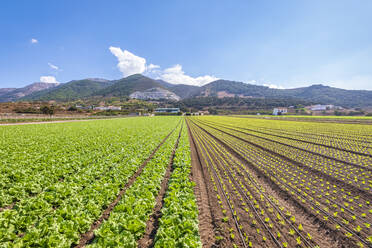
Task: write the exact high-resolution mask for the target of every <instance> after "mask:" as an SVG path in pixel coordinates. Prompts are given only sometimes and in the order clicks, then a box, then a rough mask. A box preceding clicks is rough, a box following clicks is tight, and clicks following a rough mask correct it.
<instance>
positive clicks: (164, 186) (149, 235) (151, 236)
mask: <svg viewBox="0 0 372 248" xmlns="http://www.w3.org/2000/svg"><path fill="white" fill-rule="evenodd" d="M182 128H183V124H182V126H181V129H180V132H179V134H178V138H177V141H176V143H175V145H174V148H173V151H172V154H171V157H170V159H169V163H168V166H167V170H166V172H165V175H164V178H163V180H162V182H161V185H160V190H159V193H158V195H157V197H156V204H155V207H154V209H153V211H152V214H151V216H150V218H149V219H148V220H147V222H146V230H145V233H144V235H143V237H142V238H141V239H140V240H139V241H138V247H141V248H143V247H153V246H154V244H155V243H154V242H155V236H156V233H157V230H158V229H159V220H160V218H161V216H162V213H161V210H162V208H163V205H164V198H165V193H166V192H167V190H168V181H169V178H170V177H171V175H172V172H173V159H174V155H175V153H176V151H177V148H178V144H179V141H180V137H181V134H182Z"/></svg>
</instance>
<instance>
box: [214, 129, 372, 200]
mask: <svg viewBox="0 0 372 248" xmlns="http://www.w3.org/2000/svg"><path fill="white" fill-rule="evenodd" d="M208 126H209V127H211V128H213V129H215V130H218V131H220V132H222V133H224V134H227V135H229V136H231V137H234V138H236V139H238V140H241V141H243V142H246V143H248V144H251V145H253V146H256V147H258V148H260V149H262V150H264V151H266V152H268V153H270V154H273V155H274V156H277V157H280V158H282V159H284V160H286V161H289V162H291V163H293V164H295V165H297V166H300V167H302V168H304V169H306V170H308V171H311V172H312V173H314V174H316V175H318V176H320V177H323V178H326V179H327V180H329V181H331V182H334V183H336V184H341V185H342V186H343V187H344V188H345V189H347V190H349V191H352V192H355V193H356V194H361V195H362V196H363V197H365V198H366V199H370V197H371V193H370V192H368V191H365V190H363V189H359V188H357V187H355V186H353V185H351V184H348V183H345V182H343V181H342V180H339V179H337V178H335V177H332V176H329V175H327V174H325V173H323V172H321V171H318V170H316V169H313V168H310V167H308V166H306V165H303V164H301V163H299V162H297V161H295V160H293V159H291V158H288V157H286V156H283V155H281V154H279V153H277V152H274V151H271V150H270V149H267V148H265V147H263V146H261V145H258V144H256V143H253V142H250V141H248V140H246V139H244V138H241V137H238V136H236V135H233V134H230V133H227V132H225V131H223V130H220V129H218V128H216V127H213V126H210V125H208Z"/></svg>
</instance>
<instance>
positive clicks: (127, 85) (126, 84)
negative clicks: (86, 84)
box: [94, 74, 165, 97]
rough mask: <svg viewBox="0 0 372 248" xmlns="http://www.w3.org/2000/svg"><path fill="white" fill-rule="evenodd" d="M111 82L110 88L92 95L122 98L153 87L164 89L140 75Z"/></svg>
mask: <svg viewBox="0 0 372 248" xmlns="http://www.w3.org/2000/svg"><path fill="white" fill-rule="evenodd" d="M112 82H113V84H112V85H111V86H109V87H107V88H105V89H102V90H100V91H97V92H95V93H94V95H96V96H104V97H112V96H116V97H123V96H129V95H130V94H132V93H133V92H135V91H144V90H147V89H151V88H155V87H159V88H165V87H163V86H162V85H161V84H160V83H158V82H157V81H155V80H153V79H151V78H148V77H145V76H143V75H141V74H135V75H131V76H129V77H126V78H123V79H120V80H117V81H112Z"/></svg>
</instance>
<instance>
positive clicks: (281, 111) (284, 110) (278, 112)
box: [273, 108, 288, 115]
mask: <svg viewBox="0 0 372 248" xmlns="http://www.w3.org/2000/svg"><path fill="white" fill-rule="evenodd" d="M286 113H288V109H287V108H274V110H273V115H282V114H286Z"/></svg>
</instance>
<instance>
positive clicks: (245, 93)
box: [0, 74, 372, 107]
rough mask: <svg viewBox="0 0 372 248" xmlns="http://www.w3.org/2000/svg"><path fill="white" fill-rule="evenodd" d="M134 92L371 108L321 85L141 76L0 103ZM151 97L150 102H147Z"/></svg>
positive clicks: (362, 96) (20, 93)
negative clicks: (187, 80)
mask: <svg viewBox="0 0 372 248" xmlns="http://www.w3.org/2000/svg"><path fill="white" fill-rule="evenodd" d="M155 89H156V90H155ZM159 89H160V90H159ZM162 89H166V90H168V91H169V92H172V93H174V96H173V95H172V94H170V93H166V94H165V93H164V91H163V90H162ZM155 91H156V92H157V93H156V94H155V93H154V92H155ZM134 92H136V94H135V95H136V96H138V97H145V98H146V99H150V100H151V99H153V100H156V99H158V98H157V97H158V96H161V95H163V96H170V98H172V99H177V98H178V97H180V98H181V99H190V98H201V97H215V98H219V99H221V98H229V97H233V98H236V97H237V98H243V99H248V98H249V99H250V98H257V99H268V100H271V99H291V101H292V100H296V101H297V100H298V101H300V102H301V101H305V102H312V103H319V104H334V105H339V106H342V107H372V91H367V90H345V89H339V88H334V87H329V86H324V85H321V84H318V85H312V86H309V87H301V88H294V89H272V88H269V87H266V86H261V85H254V84H246V83H242V82H236V81H229V80H216V81H214V82H211V83H208V84H206V85H204V86H202V87H199V86H192V85H185V84H171V83H168V82H165V81H163V80H154V79H152V78H149V77H146V76H143V75H141V74H135V75H131V76H129V77H126V78H122V79H119V80H112V81H109V80H106V79H99V78H98V79H97V78H89V79H83V80H74V81H71V82H68V83H65V84H60V85H58V86H57V85H55V84H45V83H35V84H32V85H29V86H26V87H24V88H20V89H12V88H4V89H0V101H3V102H4V101H17V100H46V101H47V100H57V101H69V100H76V99H84V98H90V97H95V98H97V97H129V96H130V95H131V94H133V93H134ZM132 96H133V95H132ZM149 96H150V98H149ZM151 96H154V98H151ZM155 96H156V97H155ZM170 98H169V99H170ZM166 99H168V98H166ZM228 102H229V101H228ZM253 102H255V101H253ZM255 103H258V102H255Z"/></svg>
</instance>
